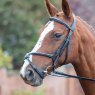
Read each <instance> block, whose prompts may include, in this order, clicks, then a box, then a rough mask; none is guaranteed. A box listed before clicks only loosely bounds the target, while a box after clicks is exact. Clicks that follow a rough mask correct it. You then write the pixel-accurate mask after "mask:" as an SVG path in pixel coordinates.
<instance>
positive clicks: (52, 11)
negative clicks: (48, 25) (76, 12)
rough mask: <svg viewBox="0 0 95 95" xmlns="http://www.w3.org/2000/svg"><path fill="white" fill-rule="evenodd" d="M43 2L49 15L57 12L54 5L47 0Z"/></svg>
mask: <svg viewBox="0 0 95 95" xmlns="http://www.w3.org/2000/svg"><path fill="white" fill-rule="evenodd" d="M45 3H46V6H47V9H48V12H49V14H50V16H55V14H56V13H58V10H57V9H56V7H55V6H54V5H52V4H51V3H50V1H49V0H45Z"/></svg>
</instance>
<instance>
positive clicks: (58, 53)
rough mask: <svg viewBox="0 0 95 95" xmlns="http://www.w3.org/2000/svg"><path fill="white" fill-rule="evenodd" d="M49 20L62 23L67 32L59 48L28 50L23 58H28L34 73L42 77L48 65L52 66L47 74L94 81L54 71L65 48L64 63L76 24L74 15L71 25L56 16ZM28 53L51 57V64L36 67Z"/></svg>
mask: <svg viewBox="0 0 95 95" xmlns="http://www.w3.org/2000/svg"><path fill="white" fill-rule="evenodd" d="M50 21H55V22H57V23H60V24H62V25H64V26H65V27H66V28H68V30H69V32H68V34H67V36H66V38H65V40H64V41H63V43H62V44H61V45H60V46H59V48H58V49H57V50H56V51H54V53H51V54H49V53H42V52H30V53H28V54H27V56H25V60H28V62H29V63H30V65H31V67H32V69H34V70H35V72H36V73H38V75H39V76H40V77H41V78H44V77H45V75H46V74H48V71H47V68H49V67H52V68H53V71H52V72H51V73H50V74H49V75H52V76H57V77H67V78H77V79H80V80H89V81H95V79H91V78H86V77H80V76H73V75H68V74H64V73H62V72H58V71H55V68H56V66H57V65H58V61H59V58H60V57H61V56H62V54H63V52H64V51H65V50H66V52H65V60H64V64H65V63H66V60H67V58H68V48H69V44H70V39H71V37H72V33H73V31H74V29H75V25H76V18H75V16H74V19H73V23H72V25H71V26H69V25H68V24H67V23H66V22H64V21H62V20H60V19H58V18H55V17H50ZM30 55H37V56H44V57H48V58H51V59H52V62H53V63H52V65H51V66H48V67H47V68H46V70H42V69H38V68H37V67H36V66H35V65H34V64H32V62H31V61H30V59H29V57H30Z"/></svg>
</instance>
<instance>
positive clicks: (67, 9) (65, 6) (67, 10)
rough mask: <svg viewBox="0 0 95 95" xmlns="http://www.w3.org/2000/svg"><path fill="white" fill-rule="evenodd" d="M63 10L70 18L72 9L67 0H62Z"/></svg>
mask: <svg viewBox="0 0 95 95" xmlns="http://www.w3.org/2000/svg"><path fill="white" fill-rule="evenodd" d="M62 10H63V12H64V15H65V16H66V17H67V18H70V17H71V16H72V11H71V8H70V6H69V4H68V2H67V0H62Z"/></svg>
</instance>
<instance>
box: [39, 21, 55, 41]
mask: <svg viewBox="0 0 95 95" xmlns="http://www.w3.org/2000/svg"><path fill="white" fill-rule="evenodd" d="M53 29H54V21H49V22H48V23H47V24H46V26H45V28H44V30H43V31H42V33H41V35H40V40H42V39H44V38H45V36H46V35H47V34H48V33H49V32H51V31H52V30H53Z"/></svg>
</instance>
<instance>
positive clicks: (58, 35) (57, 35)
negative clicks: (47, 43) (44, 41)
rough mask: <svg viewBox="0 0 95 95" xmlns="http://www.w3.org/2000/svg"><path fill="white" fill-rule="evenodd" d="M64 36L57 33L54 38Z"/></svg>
mask: <svg viewBox="0 0 95 95" xmlns="http://www.w3.org/2000/svg"><path fill="white" fill-rule="evenodd" d="M61 36H62V34H61V33H56V34H54V38H57V39H58V38H60V37H61Z"/></svg>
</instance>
